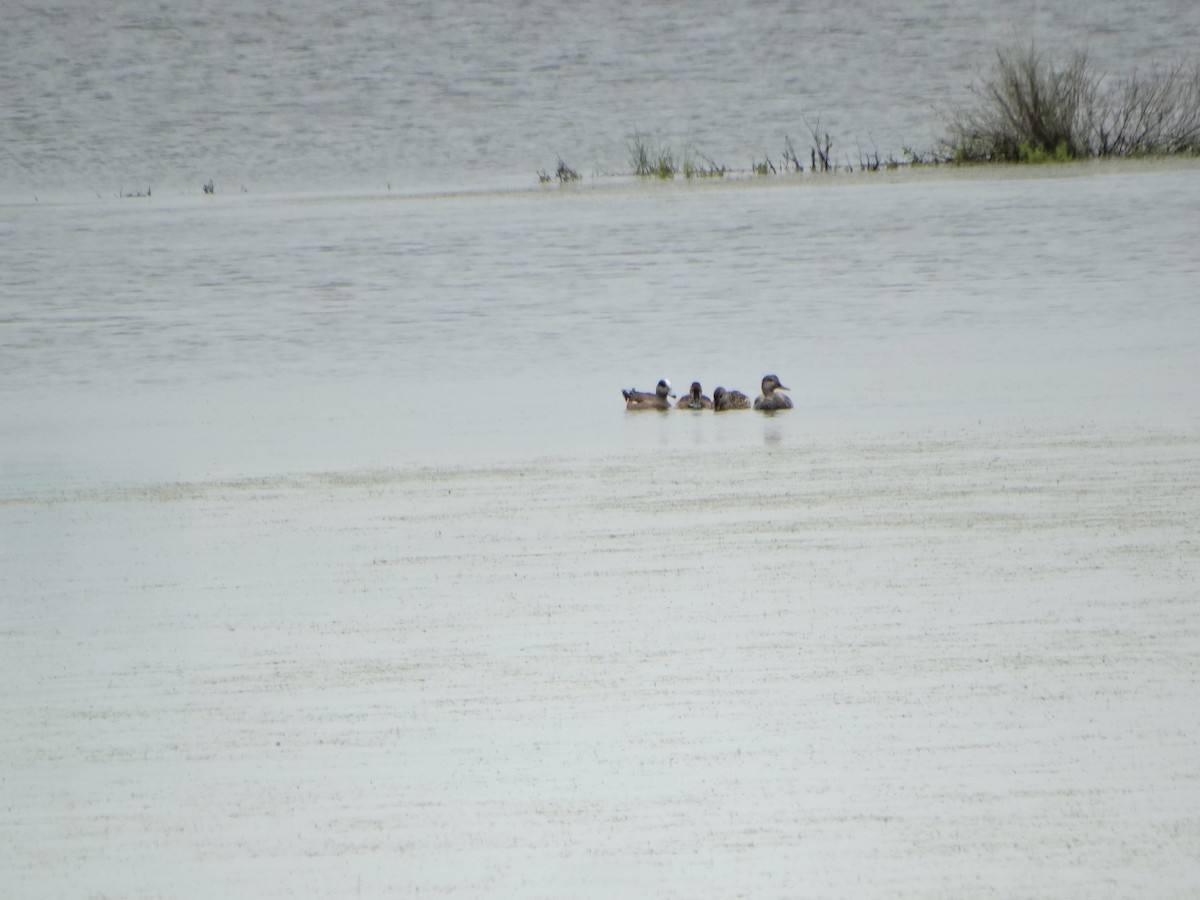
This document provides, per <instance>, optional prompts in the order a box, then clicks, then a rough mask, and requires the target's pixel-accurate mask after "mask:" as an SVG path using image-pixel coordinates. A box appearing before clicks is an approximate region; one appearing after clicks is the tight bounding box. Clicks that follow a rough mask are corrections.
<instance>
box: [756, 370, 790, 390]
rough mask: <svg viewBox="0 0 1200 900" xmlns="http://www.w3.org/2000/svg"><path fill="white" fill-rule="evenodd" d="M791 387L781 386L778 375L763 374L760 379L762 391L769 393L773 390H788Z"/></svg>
mask: <svg viewBox="0 0 1200 900" xmlns="http://www.w3.org/2000/svg"><path fill="white" fill-rule="evenodd" d="M790 390H791V388H787V387H784V386H783V382H782V381H780V380H779V376H778V375H764V376H763V380H762V392H763V393H764V394H770V393H772V392H773V391H790Z"/></svg>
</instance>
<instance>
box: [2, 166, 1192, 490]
mask: <svg viewBox="0 0 1200 900" xmlns="http://www.w3.org/2000/svg"><path fill="white" fill-rule="evenodd" d="M1197 196H1200V172H1198V171H1197V170H1196V168H1195V167H1194V166H1183V167H1178V166H1170V167H1165V168H1161V169H1160V168H1158V167H1153V166H1151V167H1143V166H1115V167H1108V168H1089V167H1082V168H1075V167H1070V168H1068V169H1064V170H1058V169H1047V170H1044V171H1039V172H1036V173H1034V174H1032V175H1030V176H1018V177H1010V176H1009V175H1007V174H1002V173H998V174H994V175H991V174H987V175H974V176H965V177H964V176H962V175H955V174H953V173H946V174H942V173H934V174H932V175H930V176H928V177H925V176H922V175H920V174H919V173H902V174H900V175H897V176H886V175H882V174H881V175H880V176H879V178H878V179H876V178H874V177H872V178H866V177H864V178H862V179H859V178H858V177H854V178H850V177H845V178H834V179H831V180H829V181H826V182H821V181H820V180H816V181H805V182H800V183H797V184H793V185H782V186H781V185H778V184H772V185H771V186H767V187H764V186H762V185H760V184H757V183H753V182H750V183H739V184H714V185H703V186H678V187H672V186H661V185H651V186H643V185H628V186H621V185H619V184H618V185H615V186H611V187H604V188H583V189H580V190H571V191H560V190H558V189H557V188H549V189H545V190H538V189H529V190H526V191H523V192H516V193H499V194H475V195H462V196H436V197H407V198H393V197H388V196H385V195H375V196H361V197H359V196H348V197H338V196H326V197H319V196H318V197H312V198H297V197H282V198H261V197H255V196H246V197H238V196H234V197H226V196H218V197H216V198H202V197H197V198H188V199H176V200H172V201H160V200H157V199H155V200H150V201H132V202H130V201H117V200H110V201H96V202H94V203H86V204H68V205H46V204H43V205H40V206H27V207H21V208H12V209H10V211H9V219H8V221H9V227H8V228H7V229H6V230H7V233H6V235H5V240H4V243H3V249H0V259H2V262H3V266H2V271H3V272H4V273H5V274H4V276H3V278H4V281H5V296H6V297H7V298H8V300H7V301H6V303H5V313H4V324H3V327H2V328H0V348H2V350H3V353H2V354H0V378H2V387H0V392H2V394H3V398H4V403H5V406H6V409H7V414H6V417H5V423H4V426H3V427H4V429H5V430H6V432H7V434H8V435H9V436H10V437H9V439H6V440H5V441H4V449H3V451H0V452H2V453H3V460H4V464H5V468H6V471H7V472H8V473H9V475H8V476H7V480H9V481H10V483H11V482H12V480H13V479H14V478H15V479H17V480H18V482H21V481H26V480H28V481H29V482H30V483H31V484H38V485H51V484H53V483H55V481H57V480H59V479H63V478H67V479H71V478H76V477H81V478H83V479H84V480H88V479H96V478H102V479H108V478H124V479H129V478H133V479H139V480H146V479H150V480H153V479H158V478H185V479H188V478H192V477H197V476H201V477H207V476H213V477H230V476H237V475H259V474H264V473H266V474H269V473H274V472H278V471H281V470H289V471H290V470H306V471H312V470H320V469H323V468H339V469H340V468H346V467H350V468H354V467H358V466H392V465H401V464H407V463H427V462H430V461H435V460H438V461H449V460H456V459H457V460H463V461H472V460H474V461H486V460H490V459H495V458H523V459H529V458H536V457H538V456H559V455H568V456H574V455H579V454H595V453H603V452H607V451H615V450H624V449H630V448H642V449H644V450H646V451H647V452H653V451H654V450H655V449H662V450H664V451H669V450H670V449H672V448H679V447H687V446H692V445H695V444H700V445H705V444H714V445H716V444H721V443H730V444H732V445H736V446H744V447H748V448H752V447H754V446H762V445H763V442H764V441H766V442H771V441H774V442H785V443H786V442H794V441H803V440H804V439H805V436H806V435H807V434H811V433H827V432H831V431H839V430H841V431H845V430H847V429H848V430H852V431H862V430H864V429H865V430H876V431H879V430H883V431H888V430H894V429H903V428H906V427H916V428H930V427H943V428H964V427H970V428H974V427H977V426H979V425H980V424H988V425H992V424H996V423H1007V424H1013V423H1020V422H1027V423H1029V424H1031V425H1035V424H1037V423H1044V422H1055V423H1061V422H1064V421H1066V422H1080V423H1086V422H1091V421H1096V420H1103V421H1113V422H1117V423H1143V424H1145V425H1147V426H1150V427H1155V426H1158V425H1161V424H1170V423H1173V422H1178V421H1186V422H1189V423H1191V422H1194V416H1195V407H1194V404H1193V403H1192V402H1191V401H1192V399H1193V396H1194V390H1195V388H1194V386H1195V385H1196V384H1198V383H1200V377H1198V376H1200V370H1198V366H1200V363H1198V362H1197V358H1198V357H1197V354H1196V353H1195V352H1194V351H1195V340H1196V335H1197V334H1198V333H1200V312H1198V310H1197V307H1196V304H1195V302H1194V285H1195V283H1196V282H1197V279H1198V277H1200V261H1198V260H1197V257H1196V255H1195V252H1194V235H1195V234H1196V233H1200V205H1198V204H1197V203H1196V202H1195V199H1196V197H1197ZM1151 222H1152V223H1154V224H1153V226H1152V227H1151V226H1148V225H1147V224H1146V223H1151ZM768 371H774V372H777V373H778V374H779V375H780V376H781V377H782V378H783V381H784V383H785V384H787V385H788V386H789V387H791V388H792V389H793V396H794V397H795V398H796V401H797V406H798V411H797V415H796V416H794V417H791V418H786V419H785V417H777V418H775V419H771V420H765V421H764V420H762V419H761V418H758V417H753V416H751V417H722V418H712V417H709V418H705V417H687V416H632V417H631V416H629V415H626V414H625V412H624V410H623V408H622V401H621V398H620V393H619V389H620V388H621V387H629V386H637V387H641V388H650V387H652V385H653V384H654V383H655V382H656V381H657V380H658V378H659V377H662V376H666V377H668V378H671V379H672V380H673V383H674V384H675V385H676V387H677V388H679V389H680V390H682V389H684V388H685V386H686V385H687V384H689V383H690V382H691V381H692V380H694V379H698V380H700V381H701V383H702V384H703V385H704V387H705V388H706V389H707V390H709V391H711V390H712V389H713V388H715V387H716V386H717V385H718V384H724V385H725V386H726V387H731V388H738V389H740V390H743V391H745V392H746V393H748V394H750V395H753V394H754V393H755V392H756V390H757V385H758V381H759V379H760V378H761V377H762V375H763V374H765V373H766V372H768Z"/></svg>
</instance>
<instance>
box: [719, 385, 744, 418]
mask: <svg viewBox="0 0 1200 900" xmlns="http://www.w3.org/2000/svg"><path fill="white" fill-rule="evenodd" d="M749 408H750V398H749V397H747V396H746V395H745V394H743V393H742V392H741V391H727V390H725V388H723V387H719V388H717V389H716V390H715V391H713V409H715V410H716V411H717V412H721V411H723V410H726V409H749Z"/></svg>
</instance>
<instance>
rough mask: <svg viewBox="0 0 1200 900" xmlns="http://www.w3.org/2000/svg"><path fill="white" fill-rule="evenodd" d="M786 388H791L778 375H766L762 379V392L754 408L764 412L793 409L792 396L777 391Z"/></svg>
mask: <svg viewBox="0 0 1200 900" xmlns="http://www.w3.org/2000/svg"><path fill="white" fill-rule="evenodd" d="M786 390H790V388H786V387H784V386H783V382H781V381H780V380H779V376H778V375H764V376H763V380H762V394H761V395H760V396H759V397H758V398H757V399H756V400H755V401H754V408H755V409H761V410H763V411H764V412H772V411H774V410H777V409H791V408H792V398H791V397H785V396H784V395H783V394H776V393H775V392H776V391H786Z"/></svg>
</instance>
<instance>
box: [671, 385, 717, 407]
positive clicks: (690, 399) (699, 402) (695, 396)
mask: <svg viewBox="0 0 1200 900" xmlns="http://www.w3.org/2000/svg"><path fill="white" fill-rule="evenodd" d="M675 408H676V409H712V408H713V402H712V401H711V400H709V399H708V398H707V397H705V396H704V393H703V391H702V390H701V388H700V382H698V381H693V382H692V389H691V391H689V392H688V394H687V395H686V396H684V397H680V398H679V402H678V403H676V404H675Z"/></svg>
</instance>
